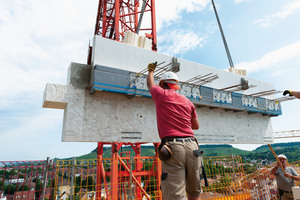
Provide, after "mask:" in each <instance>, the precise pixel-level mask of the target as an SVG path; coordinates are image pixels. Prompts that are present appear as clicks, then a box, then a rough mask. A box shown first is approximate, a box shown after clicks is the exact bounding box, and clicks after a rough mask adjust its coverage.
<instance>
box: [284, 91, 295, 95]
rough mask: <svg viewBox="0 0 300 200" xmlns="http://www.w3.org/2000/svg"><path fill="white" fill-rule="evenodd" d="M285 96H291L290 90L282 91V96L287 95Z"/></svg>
mask: <svg viewBox="0 0 300 200" xmlns="http://www.w3.org/2000/svg"><path fill="white" fill-rule="evenodd" d="M287 94H288V95H289V96H293V95H292V91H291V90H284V92H283V96H285V95H287Z"/></svg>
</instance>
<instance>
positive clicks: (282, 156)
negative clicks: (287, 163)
mask: <svg viewBox="0 0 300 200" xmlns="http://www.w3.org/2000/svg"><path fill="white" fill-rule="evenodd" d="M277 158H284V159H286V160H287V158H286V156H285V155H283V154H280V155H279V156H277Z"/></svg>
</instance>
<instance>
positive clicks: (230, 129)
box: [43, 84, 272, 144]
mask: <svg viewBox="0 0 300 200" xmlns="http://www.w3.org/2000/svg"><path fill="white" fill-rule="evenodd" d="M43 107H47V108H58V109H64V123H63V134H62V141H63V142H99V141H101V142H160V139H159V137H158V132H157V126H156V114H155V105H154V102H153V101H152V99H150V98H139V97H134V98H131V99H128V98H127V96H126V95H123V94H116V93H109V92H96V93H94V94H93V95H91V94H90V93H89V91H88V89H78V88H75V87H73V86H71V85H69V86H66V85H58V84H47V85H46V89H45V95H44V104H43ZM197 113H198V118H199V121H200V129H199V130H196V131H195V136H196V138H197V139H198V141H199V142H200V143H221V144H228V143H237V144H238V143H240V144H243V143H246V144H249V143H253V144H260V143H270V142H272V126H271V121H270V117H268V116H263V115H261V114H253V115H249V114H247V113H246V112H242V113H235V112H233V111H229V112H226V111H225V110H224V109H209V108H208V107H205V108H197Z"/></svg>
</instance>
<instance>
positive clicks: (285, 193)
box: [270, 154, 300, 200]
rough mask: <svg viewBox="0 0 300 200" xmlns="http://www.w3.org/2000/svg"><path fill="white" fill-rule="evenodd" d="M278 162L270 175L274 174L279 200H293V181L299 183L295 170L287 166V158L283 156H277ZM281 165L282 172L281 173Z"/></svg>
mask: <svg viewBox="0 0 300 200" xmlns="http://www.w3.org/2000/svg"><path fill="white" fill-rule="evenodd" d="M277 158H278V160H279V162H277V164H276V165H275V167H273V168H272V169H271V171H270V174H272V175H273V174H275V176H276V182H277V187H278V190H277V192H278V195H279V197H280V198H279V199H280V200H293V199H294V197H293V192H292V187H294V186H295V181H300V176H298V174H297V172H296V170H295V169H294V168H292V167H288V166H287V158H286V156H285V155H283V154H280V155H279V156H277ZM280 165H282V167H283V169H284V171H282V169H281V167H280Z"/></svg>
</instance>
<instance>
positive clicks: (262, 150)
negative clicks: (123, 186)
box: [55, 142, 300, 162]
mask: <svg viewBox="0 0 300 200" xmlns="http://www.w3.org/2000/svg"><path fill="white" fill-rule="evenodd" d="M271 146H272V148H273V150H274V151H275V153H276V154H277V155H278V154H285V155H286V156H287V157H288V160H289V162H293V161H296V160H300V142H290V143H277V144H272V145H271ZM200 149H201V150H203V151H204V154H203V156H229V155H232V154H234V155H238V156H241V157H243V158H247V159H249V160H252V159H253V160H265V159H267V160H270V161H275V158H274V155H273V154H272V152H271V150H270V149H269V147H268V145H262V146H260V147H258V148H256V149H255V150H254V151H245V150H241V149H238V148H234V147H233V146H231V145H228V144H220V145H218V144H211V145H200ZM119 152H123V153H122V155H123V156H125V155H126V152H127V155H129V154H128V152H130V155H135V153H134V151H133V150H132V148H131V147H130V146H125V147H122V148H121V149H120V151H119ZM141 155H142V156H154V155H155V150H154V146H153V145H147V146H146V145H142V153H141ZM103 157H104V158H110V157H111V148H110V147H104V148H103ZM96 158H97V149H94V150H93V151H92V152H90V153H88V154H85V155H81V156H78V157H76V159H79V160H81V159H83V160H85V159H96ZM56 159H57V158H56ZM56 159H55V160H56ZM68 159H71V158H64V159H62V160H68Z"/></svg>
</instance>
